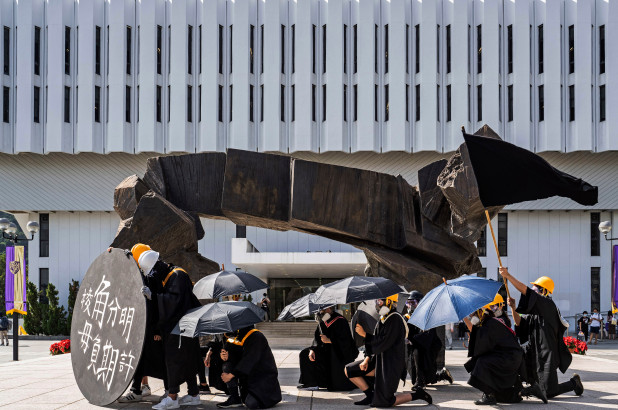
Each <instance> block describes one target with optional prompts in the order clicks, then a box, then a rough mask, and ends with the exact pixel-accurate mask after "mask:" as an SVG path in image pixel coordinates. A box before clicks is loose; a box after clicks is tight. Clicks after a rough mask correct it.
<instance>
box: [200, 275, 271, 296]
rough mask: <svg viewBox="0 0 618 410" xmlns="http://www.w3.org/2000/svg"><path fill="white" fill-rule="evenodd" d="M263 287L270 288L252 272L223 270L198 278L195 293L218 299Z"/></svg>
mask: <svg viewBox="0 0 618 410" xmlns="http://www.w3.org/2000/svg"><path fill="white" fill-rule="evenodd" d="M262 289H268V285H267V284H266V283H264V282H263V281H262V280H260V279H259V278H257V277H256V276H253V275H252V274H250V273H247V272H242V271H235V272H230V271H227V270H223V271H221V272H217V273H213V274H212V275H208V276H206V277H204V278H202V279H200V280H198V281H197V283H196V284H195V286H194V287H193V293H194V294H195V296H197V298H198V299H218V298H219V297H221V296H229V295H238V294H241V293H251V292H255V291H257V290H262Z"/></svg>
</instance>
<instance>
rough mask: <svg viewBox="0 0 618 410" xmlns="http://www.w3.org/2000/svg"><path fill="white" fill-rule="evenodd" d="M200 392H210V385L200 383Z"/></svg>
mask: <svg viewBox="0 0 618 410" xmlns="http://www.w3.org/2000/svg"><path fill="white" fill-rule="evenodd" d="M200 393H204V394H211V391H210V386H209V385H207V384H200Z"/></svg>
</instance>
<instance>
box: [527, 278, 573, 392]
mask: <svg viewBox="0 0 618 410" xmlns="http://www.w3.org/2000/svg"><path fill="white" fill-rule="evenodd" d="M517 313H520V314H525V315H526V316H522V317H521V322H520V323H519V326H516V327H515V331H516V332H517V336H518V337H519V341H520V342H521V343H522V344H523V343H526V342H529V344H528V345H527V348H526V349H525V352H524V360H525V363H526V372H525V373H526V381H527V382H528V383H530V384H532V383H534V382H535V381H537V380H538V382H539V384H540V385H541V386H543V388H544V389H545V392H546V394H547V398H550V397H555V396H557V395H559V394H562V393H566V392H568V391H571V390H573V387H574V386H573V384H572V383H571V382H570V381H568V382H565V383H560V384H559V383H558V372H557V371H556V369H560V371H561V372H562V373H564V372H566V371H567V369H568V368H569V366H570V365H571V360H573V358H572V356H571V353H570V352H569V349H568V348H567V347H566V345H565V344H564V341H563V336H564V332H565V330H566V327H565V326H564V325H563V324H562V321H561V320H560V316H559V315H560V313H559V312H558V308H557V307H556V305H555V303H554V301H553V300H551V299H550V298H548V297H545V296H541V295H539V294H537V293H536V292H535V291H533V290H532V289H530V288H528V290H527V291H526V294H525V295H523V294H522V295H521V298H520V299H519V305H518V306H517Z"/></svg>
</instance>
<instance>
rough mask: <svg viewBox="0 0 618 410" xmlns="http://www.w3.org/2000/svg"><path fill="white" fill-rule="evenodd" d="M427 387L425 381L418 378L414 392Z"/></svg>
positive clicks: (413, 387) (413, 386)
mask: <svg viewBox="0 0 618 410" xmlns="http://www.w3.org/2000/svg"><path fill="white" fill-rule="evenodd" d="M425 386H426V384H425V380H423V379H420V378H417V379H416V383H414V384H413V385H412V390H416V389H424V388H425Z"/></svg>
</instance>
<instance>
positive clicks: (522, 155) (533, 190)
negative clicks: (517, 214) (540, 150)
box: [464, 133, 598, 207]
mask: <svg viewBox="0 0 618 410" xmlns="http://www.w3.org/2000/svg"><path fill="white" fill-rule="evenodd" d="M464 139H465V140H466V146H467V148H468V152H469V154H470V161H471V162H472V168H473V169H474V174H475V175H476V181H477V183H478V187H479V195H480V199H481V202H482V203H483V205H484V206H485V207H490V206H503V205H510V204H514V203H517V202H523V201H531V200H535V199H543V198H549V197H552V196H555V195H558V196H563V197H567V198H571V199H572V200H574V201H576V202H578V203H580V204H582V205H594V204H596V203H597V201H598V198H597V197H598V188H597V187H596V186H592V185H590V184H589V183H587V182H585V181H583V180H581V179H579V178H575V177H574V176H572V175H569V174H566V173H564V172H562V171H559V170H557V169H556V168H554V167H552V166H551V165H549V163H548V162H547V161H545V160H544V159H543V158H541V157H540V156H538V155H536V154H534V153H532V152H530V151H528V150H526V149H523V148H520V147H518V146H516V145H513V144H510V143H508V142H505V141H502V140H500V139H496V138H489V137H482V136H478V135H469V134H465V133H464Z"/></svg>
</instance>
